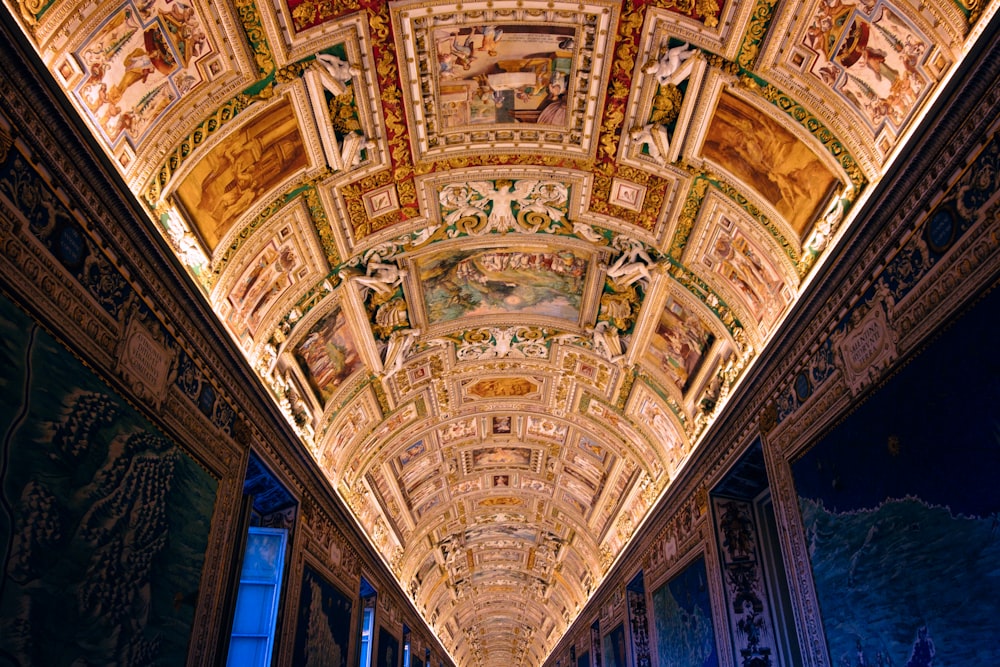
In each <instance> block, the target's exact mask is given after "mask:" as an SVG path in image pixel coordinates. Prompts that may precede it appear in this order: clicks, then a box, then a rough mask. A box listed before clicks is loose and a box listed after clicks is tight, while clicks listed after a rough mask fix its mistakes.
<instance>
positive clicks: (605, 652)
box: [601, 623, 626, 667]
mask: <svg viewBox="0 0 1000 667" xmlns="http://www.w3.org/2000/svg"><path fill="white" fill-rule="evenodd" d="M603 643H604V646H603V648H602V649H601V654H602V656H603V657H604V665H605V667H625V660H626V657H625V656H626V652H625V626H624V625H623V624H621V623H619V624H618V625H616V626H615V628H614V630H612V631H611V632H609V633H608V634H606V635H604V642H603Z"/></svg>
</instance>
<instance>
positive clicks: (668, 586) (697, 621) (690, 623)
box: [653, 558, 719, 667]
mask: <svg viewBox="0 0 1000 667" xmlns="http://www.w3.org/2000/svg"><path fill="white" fill-rule="evenodd" d="M653 617H654V619H655V622H656V624H655V626H656V655H657V658H658V661H657V664H659V665H676V666H677V667H717V666H718V664H719V656H718V654H717V653H716V650H715V632H714V630H713V627H712V603H711V601H710V599H709V596H708V576H707V574H706V570H705V559H704V558H698V559H697V560H695V561H694V562H692V563H691V564H690V565H688V566H687V567H686V568H684V570H683V571H681V572H680V573H679V574H678V575H676V576H675V577H674V578H673V579H671V580H670V581H668V582H667V583H665V584H663V585H662V586H660V587H659V588H658V589H657V590H656V591H655V592H654V593H653Z"/></svg>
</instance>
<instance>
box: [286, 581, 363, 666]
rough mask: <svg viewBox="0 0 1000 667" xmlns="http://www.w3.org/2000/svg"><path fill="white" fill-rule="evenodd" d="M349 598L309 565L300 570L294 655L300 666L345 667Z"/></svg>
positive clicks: (348, 628)
mask: <svg viewBox="0 0 1000 667" xmlns="http://www.w3.org/2000/svg"><path fill="white" fill-rule="evenodd" d="M350 632H351V601H350V600H349V599H348V598H347V597H346V596H345V595H343V594H342V593H341V592H340V591H339V590H337V588H335V587H334V586H333V585H332V584H330V583H328V582H327V581H325V580H324V579H323V578H322V577H320V576H319V574H317V573H316V572H315V571H314V570H313V569H312V568H311V567H309V566H308V565H306V566H305V567H304V568H303V571H302V593H301V596H300V597H299V622H298V627H297V628H296V630H295V658H294V660H293V661H292V664H294V665H299V666H301V667H346V665H347V652H348V651H347V649H348V641H350V640H349V638H350Z"/></svg>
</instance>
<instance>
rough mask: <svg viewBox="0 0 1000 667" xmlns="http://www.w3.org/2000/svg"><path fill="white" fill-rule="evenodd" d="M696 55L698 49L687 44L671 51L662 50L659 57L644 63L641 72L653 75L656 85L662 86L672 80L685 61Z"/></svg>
mask: <svg viewBox="0 0 1000 667" xmlns="http://www.w3.org/2000/svg"><path fill="white" fill-rule="evenodd" d="M696 53H698V49H695V48H689V47H688V43H687V42H684V43H683V44H681V45H680V46H675V47H673V48H671V49H666V48H664V49H662V50H661V53H660V57H659V58H657V59H656V60H650V61H649V62H648V63H646V67H645V68H644V69H643V70H642V71H643V72H644V73H646V74H653V75H655V76H656V81H657V83H659V84H660V85H661V86H662V85H663V84H665V83H667V82H669V81H670V80H671V79H672V77H673V76H674V74H676V73H677V70H679V69H680V68H681V65H682V64H683V63H684V61H685V60H687V59H688V58H690V57H691V56H693V55H695V54H696Z"/></svg>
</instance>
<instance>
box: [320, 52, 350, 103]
mask: <svg viewBox="0 0 1000 667" xmlns="http://www.w3.org/2000/svg"><path fill="white" fill-rule="evenodd" d="M316 64H317V65H318V67H319V69H320V81H322V83H323V87H324V88H326V89H327V90H328V91H330V93H331V94H333V95H343V94H344V93H345V92H347V85H346V84H348V83H350V81H351V79H352V78H353V77H355V76H358V75H360V74H361V70H360V69H358V68H357V67H354V66H353V65H351V64H350V63H348V62H347V61H346V60H344V59H342V58H338V57H337V56H333V55H330V54H329V53H322V52H320V53H317V54H316Z"/></svg>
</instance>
